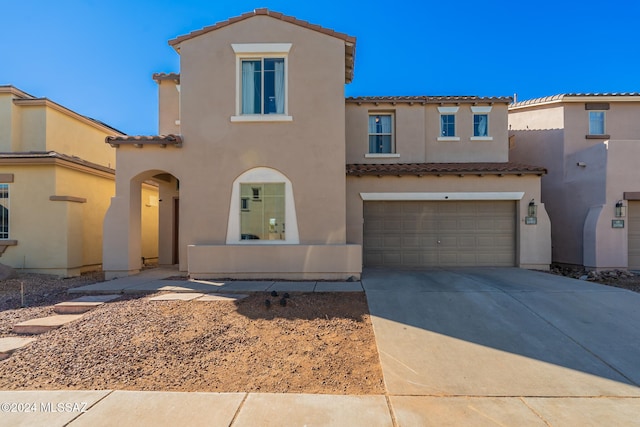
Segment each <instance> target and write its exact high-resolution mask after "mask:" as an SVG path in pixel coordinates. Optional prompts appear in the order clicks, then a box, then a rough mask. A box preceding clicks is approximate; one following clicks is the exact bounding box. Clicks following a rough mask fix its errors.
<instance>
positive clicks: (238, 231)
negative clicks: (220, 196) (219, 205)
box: [226, 167, 300, 245]
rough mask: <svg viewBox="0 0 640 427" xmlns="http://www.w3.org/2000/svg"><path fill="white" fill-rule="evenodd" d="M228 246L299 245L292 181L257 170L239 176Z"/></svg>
mask: <svg viewBox="0 0 640 427" xmlns="http://www.w3.org/2000/svg"><path fill="white" fill-rule="evenodd" d="M226 242H227V244H251V245H258V244H299V243H300V237H299V234H298V220H297V216H296V207H295V202H294V198H293V186H292V184H291V181H290V180H289V178H287V177H286V176H285V175H284V174H283V173H281V172H280V171H278V170H276V169H272V168H267V167H257V168H253V169H249V170H247V171H245V172H244V173H242V174H241V175H240V176H238V177H237V178H236V179H235V180H234V182H233V187H232V190H231V204H230V207H229V220H228V223H227V239H226Z"/></svg>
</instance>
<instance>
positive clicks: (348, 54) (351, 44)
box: [169, 8, 356, 83]
mask: <svg viewBox="0 0 640 427" xmlns="http://www.w3.org/2000/svg"><path fill="white" fill-rule="evenodd" d="M254 16H269V17H271V18H274V19H279V20H281V21H284V22H288V23H290V24H293V25H298V26H300V27H303V28H307V29H309V30H313V31H317V32H319V33H322V34H326V35H328V36H331V37H335V38H338V39H341V40H344V43H345V49H344V51H345V52H344V53H345V81H346V82H347V83H351V81H352V80H353V68H354V62H355V54H356V52H355V49H356V47H355V46H356V38H355V37H353V36H350V35H348V34H345V33H340V32H337V31H334V30H332V29H330V28H324V27H321V26H320V25H316V24H311V23H309V22H307V21H303V20H301V19H298V18H295V17H293V16H287V15H284V14H282V13H280V12H275V11H273V10H269V9H266V8H261V9H255V10H254V11H253V12H247V13H243V14H242V15H240V16H236V17H234V18H229V19H227V20H226V21H221V22H218V23H216V24H214V25H210V26H208V27H204V28H202V29H200V30H197V31H193V32H191V33H189V34H185V35H183V36H179V37H176V38H175V39H173V40H169V45H170V46H172V47H173V48H174V49H176V50H177V51H179V50H180V43H182V42H184V41H186V40H190V39H192V38H195V37H198V36H201V35H202V34H206V33H209V32H211V31H215V30H219V29H220V28H224V27H226V26H228V25H231V24H234V23H236V22H240V21H244V20H245V19H249V18H253V17H254Z"/></svg>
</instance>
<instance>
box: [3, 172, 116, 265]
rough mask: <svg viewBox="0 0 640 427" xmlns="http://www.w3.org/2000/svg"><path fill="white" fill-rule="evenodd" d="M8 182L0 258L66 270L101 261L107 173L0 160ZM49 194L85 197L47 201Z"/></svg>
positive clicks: (109, 191) (110, 184)
mask: <svg viewBox="0 0 640 427" xmlns="http://www.w3.org/2000/svg"><path fill="white" fill-rule="evenodd" d="M0 173H12V174H14V182H13V183H10V184H9V191H10V204H11V207H10V212H9V230H10V231H9V232H10V235H9V238H10V239H11V240H17V241H18V244H17V245H16V246H10V247H8V248H7V250H6V252H5V253H4V254H3V255H2V257H1V258H0V262H2V263H3V264H6V265H10V266H12V267H14V268H24V269H26V270H28V271H36V272H41V273H50V274H58V275H62V276H71V275H76V274H79V273H81V272H82V271H87V270H95V269H99V268H100V265H101V264H102V228H101V224H102V219H103V215H104V212H105V211H106V208H107V204H108V201H109V196H110V195H111V194H112V193H113V188H114V183H113V178H109V177H103V176H95V175H92V174H87V173H83V172H80V171H76V170H72V169H67V168H64V167H60V166H54V165H42V166H34V165H31V166H7V165H3V166H0ZM51 196H70V197H75V198H80V199H86V202H85V203H79V202H74V201H52V200H50V197H51Z"/></svg>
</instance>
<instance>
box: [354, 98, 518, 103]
mask: <svg viewBox="0 0 640 427" xmlns="http://www.w3.org/2000/svg"><path fill="white" fill-rule="evenodd" d="M346 101H347V102H350V103H376V102H378V103H422V104H440V103H451V102H462V103H475V102H501V103H507V104H508V103H510V102H511V101H512V98H511V97H508V96H489V97H487V96H358V97H349V98H346Z"/></svg>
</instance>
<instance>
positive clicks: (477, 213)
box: [363, 201, 516, 266]
mask: <svg viewBox="0 0 640 427" xmlns="http://www.w3.org/2000/svg"><path fill="white" fill-rule="evenodd" d="M364 212H365V226H364V233H365V236H364V239H363V240H364V251H365V254H364V255H365V256H364V259H365V265H366V266H474V265H487V266H513V265H514V264H515V224H516V222H515V202H512V201H455V202H453V201H417V202H365V207H364ZM438 242H439V243H438Z"/></svg>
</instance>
